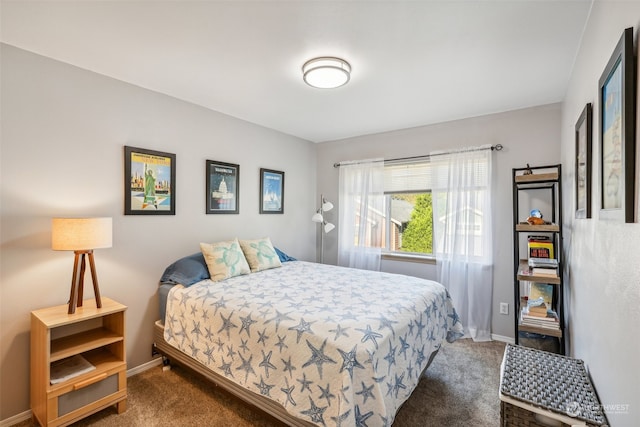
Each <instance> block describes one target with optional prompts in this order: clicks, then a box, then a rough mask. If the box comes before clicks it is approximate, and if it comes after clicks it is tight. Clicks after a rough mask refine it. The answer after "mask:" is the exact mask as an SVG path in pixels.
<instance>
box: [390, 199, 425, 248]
mask: <svg viewBox="0 0 640 427" xmlns="http://www.w3.org/2000/svg"><path fill="white" fill-rule="evenodd" d="M385 201H386V206H387V215H386V218H385V220H386V221H385V231H386V233H385V235H386V242H387V243H388V244H387V245H386V246H385V249H386V250H388V251H391V252H404V253H414V254H428V255H430V254H432V253H433V237H432V236H433V204H432V200H431V193H430V192H410V193H392V194H387V195H386V197H385Z"/></svg>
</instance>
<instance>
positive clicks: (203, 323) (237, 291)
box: [164, 261, 462, 426]
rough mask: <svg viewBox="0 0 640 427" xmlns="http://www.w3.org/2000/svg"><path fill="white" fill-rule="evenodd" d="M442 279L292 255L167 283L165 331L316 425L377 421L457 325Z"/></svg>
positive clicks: (457, 331) (406, 392) (386, 418)
mask: <svg viewBox="0 0 640 427" xmlns="http://www.w3.org/2000/svg"><path fill="white" fill-rule="evenodd" d="M461 332H462V325H461V324H460V322H459V320H458V316H457V314H456V312H455V309H454V307H453V305H452V302H451V298H450V297H449V294H448V292H447V291H446V289H445V288H444V287H443V286H442V285H440V284H439V283H436V282H432V281H428V280H424V279H419V278H415V277H409V276H403V275H397V274H389V273H380V272H371V271H365V270H356V269H350V268H343V267H336V266H329V265H322V264H314V263H308V262H302V261H295V262H286V263H283V265H282V267H280V268H274V269H271V270H266V271H261V272H258V273H252V274H248V275H244V276H238V277H234V278H231V279H227V280H224V281H221V282H212V281H210V280H204V281H201V282H198V283H196V284H194V285H192V286H190V287H188V288H185V287H183V286H181V285H178V286H175V287H174V288H173V289H172V290H171V291H170V293H169V296H168V300H167V313H166V321H165V331H164V336H165V339H166V341H167V342H168V343H169V344H171V345H172V346H174V347H176V348H178V349H179V350H181V351H183V352H184V353H186V354H188V355H190V356H191V357H193V358H195V359H197V360H198V361H199V362H201V363H202V364H204V365H206V366H208V367H209V368H210V369H211V370H212V371H215V372H217V373H218V374H220V375H224V376H225V377H227V378H228V379H230V380H232V381H234V382H236V383H238V384H240V385H242V386H243V387H245V388H247V389H250V390H252V391H254V392H255V393H258V394H260V395H263V396H266V397H268V398H270V399H272V400H275V401H277V402H279V403H280V404H282V406H284V408H285V409H286V410H287V411H288V412H290V413H291V414H293V415H295V416H296V417H298V418H301V419H303V420H306V421H309V422H312V423H315V424H317V425H323V426H366V425H369V426H388V425H391V423H392V422H393V420H394V417H395V414H396V411H397V410H398V408H399V407H400V405H402V403H403V402H404V401H405V400H407V398H408V397H409V396H410V394H411V392H412V391H413V390H414V388H415V387H416V385H417V384H418V381H419V379H420V374H421V373H422V371H423V370H424V368H425V366H426V364H427V362H428V358H429V355H430V354H431V353H432V352H433V351H435V350H437V349H438V348H439V347H440V345H441V343H442V341H443V340H444V339H447V340H449V341H453V340H455V339H456V338H458V337H460V336H461V335H462V333H461Z"/></svg>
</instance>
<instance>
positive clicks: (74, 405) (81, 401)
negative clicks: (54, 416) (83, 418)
mask: <svg viewBox="0 0 640 427" xmlns="http://www.w3.org/2000/svg"><path fill="white" fill-rule="evenodd" d="M98 378H100V376H98ZM88 381H89V382H90V384H88V385H86V386H85V387H81V386H82V384H79V387H78V388H77V389H76V390H74V391H71V392H69V393H66V394H63V395H61V396H59V397H58V416H59V417H61V416H63V415H66V414H68V413H69V412H72V411H75V410H76V409H79V408H82V407H83V406H86V405H88V404H90V403H93V402H95V401H98V400H100V399H102V398H103V397H107V396H109V395H110V394H113V393H117V392H118V374H114V375H111V376H109V377H106V378H104V379H102V380H98V381H96V382H93V381H91V380H88Z"/></svg>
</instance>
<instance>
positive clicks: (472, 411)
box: [16, 339, 504, 427]
mask: <svg viewBox="0 0 640 427" xmlns="http://www.w3.org/2000/svg"><path fill="white" fill-rule="evenodd" d="M503 353H504V344H503V343H500V342H497V341H494V342H488V343H474V342H472V341H471V340H467V339H465V340H459V341H457V342H455V343H453V344H447V343H446V344H445V345H444V346H443V347H442V349H441V350H440V353H439V354H438V355H437V356H436V358H435V359H434V361H433V364H432V365H431V367H430V368H429V369H428V370H427V372H426V373H425V375H424V377H423V378H422V379H421V381H420V383H419V384H418V387H417V388H416V390H415V391H414V392H413V394H412V395H411V397H410V398H409V400H407V402H405V404H404V405H403V406H402V408H400V411H398V414H397V416H396V420H395V422H394V424H393V425H394V427H417V426H420V427H422V426H465V427H467V426H474V427H482V426H498V425H499V421H500V403H499V399H498V386H499V369H500V362H501V360H502V355H503ZM128 393H129V397H128V401H127V404H128V409H127V411H126V412H125V413H123V414H120V415H118V414H117V413H116V412H115V409H114V408H108V409H105V410H103V411H101V412H99V413H97V414H94V415H92V416H91V417H88V418H86V419H84V420H82V421H79V422H78V423H76V424H74V425H75V426H97V427H112V426H118V427H119V426H145V427H147V426H149V427H156V426H158V427H160V426H221V427H225V426H229V427H232V426H233V427H242V426H265V427H266V426H281V425H282V424H281V423H279V422H278V421H276V420H274V419H272V418H270V417H269V416H267V415H265V414H264V413H262V412H260V411H259V410H257V409H255V408H253V407H251V406H249V405H247V404H245V403H244V402H242V401H240V400H238V399H237V398H235V397H233V396H231V395H230V394H228V393H226V392H224V391H223V390H220V389H219V388H218V387H216V386H214V385H212V384H211V383H209V382H207V381H206V380H204V379H202V378H201V377H200V376H198V375H197V374H194V373H192V372H191V371H189V370H187V369H186V368H182V367H174V368H173V369H172V370H171V371H167V372H165V371H162V369H161V368H160V367H156V368H153V369H150V370H148V371H145V372H142V373H140V374H137V375H134V376H132V377H130V378H129V379H128ZM31 425H32V424H31V422H30V421H24V422H22V423H19V424H16V427H18V426H19V427H26V426H31ZM369 425H370V427H373V426H374V424H373V423H369Z"/></svg>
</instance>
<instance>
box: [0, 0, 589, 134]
mask: <svg viewBox="0 0 640 427" xmlns="http://www.w3.org/2000/svg"><path fill="white" fill-rule="evenodd" d="M591 3H592V0H532V1H527V0H511V1H507V0H503V1H484V0H470V1H457V0H442V1H354V0H352V1H328V0H324V1H310V0H306V1H305V0H297V1H268V0H263V1H177V0H176V1H150V0H146V1H124V0H121V1H116V0H113V1H53V0H48V1H41V2H36V1H23V0H20V1H18V0H15V1H10V0H2V3H1V7H2V9H1V14H2V17H1V35H2V41H3V42H4V43H7V44H10V45H13V46H16V47H19V48H22V49H25V50H29V51H32V52H35V53H38V54H41V55H44V56H48V57H51V58H54V59H57V60H60V61H64V62H67V63H69V64H73V65H76V66H78V67H81V68H85V69H88V70H91V71H95V72H97V73H101V74H104V75H107V76H111V77H113V78H116V79H119V80H123V81H125V82H129V83H132V84H135V85H138V86H141V87H144V88H147V89H151V90H154V91H157V92H161V93H165V94H167V95H171V96H173V97H176V98H179V99H182V100H185V101H189V102H192V103H195V104H199V105H202V106H204V107H207V108H210V109H212V110H216V111H220V112H222V113H225V114H228V115H231V116H234V117H238V118H241V119H244V120H247V121H250V122H253V123H257V124H260V125H263V126H266V127H269V128H273V129H276V130H279V131H281V132H285V133H288V134H291V135H295V136H298V137H301V138H304V139H307V140H310V141H314V142H322V141H329V140H335V139H341V138H346V137H351V136H357V135H364V134H370V133H377V132H383V131H389V130H395V129H402V128H408V127H414V126H421V125H427V124H432V123H438V122H443V121H448V120H455V119H460V118H465V117H472V116H478V115H483V114H489V113H494V112H500V111H507V110H513V109H518V108H524V107H530V106H534V105H542V104H548V103H554V102H559V101H562V99H563V97H564V94H565V90H566V86H567V82H568V80H569V76H570V72H571V68H572V66H573V61H574V58H575V56H576V52H577V50H578V47H579V44H580V40H581V36H582V31H583V28H584V26H585V23H586V20H587V18H588V15H589V11H590V8H591ZM327 55H330V56H339V57H342V58H344V59H346V60H348V61H349V62H350V63H351V65H352V67H353V72H352V77H351V81H350V82H349V83H348V84H347V85H346V86H343V87H341V88H338V89H329V90H326V89H325V90H322V89H314V88H312V87H309V86H307V85H306V84H305V83H304V82H303V81H302V73H301V66H302V64H303V63H304V62H305V61H307V60H308V59H310V58H312V57H315V56H327Z"/></svg>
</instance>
